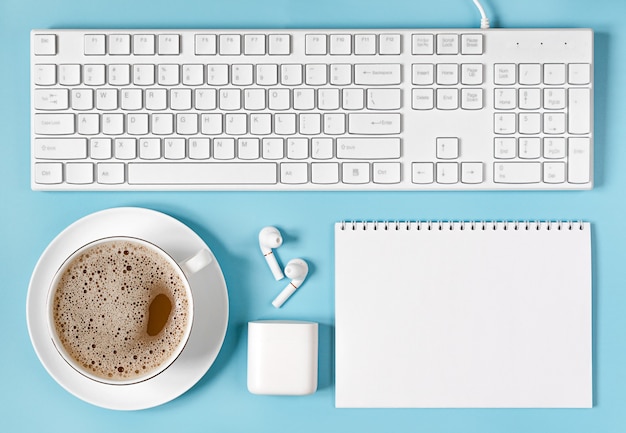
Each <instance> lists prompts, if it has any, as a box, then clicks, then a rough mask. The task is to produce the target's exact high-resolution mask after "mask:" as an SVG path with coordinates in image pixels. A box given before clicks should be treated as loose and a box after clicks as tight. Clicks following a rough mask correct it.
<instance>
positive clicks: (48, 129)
mask: <svg viewBox="0 0 626 433" xmlns="http://www.w3.org/2000/svg"><path fill="white" fill-rule="evenodd" d="M34 127H35V134H41V135H69V134H73V133H74V131H75V128H74V115H73V114H35V122H34Z"/></svg>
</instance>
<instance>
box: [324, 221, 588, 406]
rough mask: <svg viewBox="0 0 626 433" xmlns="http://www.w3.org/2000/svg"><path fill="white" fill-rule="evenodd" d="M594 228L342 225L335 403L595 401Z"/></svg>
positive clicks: (550, 403) (338, 236)
mask: <svg viewBox="0 0 626 433" xmlns="http://www.w3.org/2000/svg"><path fill="white" fill-rule="evenodd" d="M505 228H506V229H505ZM590 231H591V230H590V225H589V223H582V222H576V223H432V224H430V223H415V222H413V223H399V224H397V223H337V224H336V226H335V309H336V310H335V320H336V322H335V324H336V351H335V354H336V406H337V407H416V408H418V407H423V408H426V407H484V408H487V407H488V408H498V407H502V408H504V407H510V408H513V407H516V408H523V407H537V408H538V407H591V406H592V363H591V361H592V342H591V335H592V329H591V328H592V324H591V311H592V309H591V296H592V291H591V236H590Z"/></svg>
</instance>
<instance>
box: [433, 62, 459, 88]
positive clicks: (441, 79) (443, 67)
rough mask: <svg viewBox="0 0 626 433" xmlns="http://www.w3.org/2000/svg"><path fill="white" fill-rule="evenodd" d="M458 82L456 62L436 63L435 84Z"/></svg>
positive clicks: (445, 84)
mask: <svg viewBox="0 0 626 433" xmlns="http://www.w3.org/2000/svg"><path fill="white" fill-rule="evenodd" d="M458 82H459V65H457V64H456V63H441V64H439V65H437V84H440V85H444V86H447V85H454V84H458Z"/></svg>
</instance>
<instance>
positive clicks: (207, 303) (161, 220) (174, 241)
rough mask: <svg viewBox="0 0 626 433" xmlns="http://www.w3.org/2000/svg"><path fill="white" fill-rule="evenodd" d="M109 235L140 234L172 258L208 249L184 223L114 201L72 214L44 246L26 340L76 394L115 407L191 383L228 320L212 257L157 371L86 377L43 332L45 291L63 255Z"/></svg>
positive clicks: (173, 392) (138, 404)
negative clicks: (122, 380)
mask: <svg viewBox="0 0 626 433" xmlns="http://www.w3.org/2000/svg"><path fill="white" fill-rule="evenodd" d="M108 236H133V237H138V238H142V239H145V240H147V241H149V242H152V243H153V244H155V245H157V246H159V247H161V248H162V249H163V250H165V251H166V252H168V253H169V254H170V255H171V256H172V257H173V258H174V260H176V261H182V260H185V259H186V258H189V257H190V256H192V255H193V254H195V253H196V252H198V251H199V250H200V249H202V248H207V249H208V246H207V245H206V244H205V243H204V241H203V240H202V239H201V238H200V237H199V236H198V235H197V234H196V233H195V232H194V231H193V230H191V229H190V228H189V227H187V226H186V225H184V224H183V223H181V222H180V221H178V220H176V219H174V218H172V217H170V216H168V215H165V214H162V213H160V212H156V211H153V210H148V209H142V208H114V209H109V210H104V211H101V212H96V213H94V214H91V215H88V216H86V217H84V218H82V219H80V220H78V221H76V222H75V223H74V224H72V225H70V226H69V227H68V228H66V229H65V230H64V231H63V232H61V233H60V234H59V235H58V236H57V237H56V238H55V239H54V240H53V241H52V242H51V243H50V245H48V247H47V248H46V250H45V251H44V252H43V254H42V255H41V257H40V259H39V261H38V262H37V265H36V266H35V270H34V271H33V275H32V277H31V280H30V286H29V288H28V297H27V300H26V318H27V321H28V332H29V334H30V339H31V341H32V343H33V346H34V348H35V351H36V352H37V356H39V359H40V361H41V363H42V364H43V365H44V367H45V368H46V370H48V373H50V375H51V376H52V377H53V378H54V379H55V380H56V381H57V382H58V383H59V384H60V385H61V386H62V387H63V388H65V389H66V390H67V391H69V392H70V393H72V394H74V395H75V396H76V397H78V398H80V399H82V400H84V401H86V402H88V403H91V404H94V405H96V406H100V407H104V408H108V409H117V410H137V409H146V408H149V407H153V406H158V405H160V404H163V403H166V402H168V401H170V400H173V399H175V398H176V397H178V396H179V395H181V394H183V393H184V392H185V391H187V390H188V389H189V388H191V387H192V386H193V385H194V384H195V383H196V382H198V381H199V380H200V379H201V378H202V376H204V374H205V373H206V372H207V370H208V369H209V367H211V365H212V364H213V361H215V358H216V357H217V354H218V353H219V351H220V348H221V347H222V343H223V341H224V336H225V334H226V327H227V325H228V293H227V291H226V283H225V282H224V277H223V275H222V271H221V269H220V267H219V264H218V263H217V260H213V261H212V262H211V263H210V264H209V265H208V266H207V267H206V268H204V269H202V270H201V271H199V272H197V273H195V274H194V275H192V277H191V278H190V279H189V282H190V285H191V291H192V293H193V297H194V320H193V327H192V330H191V334H190V336H189V340H188V342H187V345H186V347H185V349H184V350H183V352H182V353H181V354H180V356H179V357H178V358H177V359H176V361H175V362H174V363H173V364H172V365H171V366H170V367H169V368H167V369H166V370H165V371H163V372H162V373H161V374H159V375H157V376H155V377H154V378H152V379H149V380H146V381H144V382H140V383H137V384H133V385H107V384H104V383H100V382H96V381H94V380H91V379H88V378H87V377H85V376H83V375H82V374H80V373H78V372H77V371H76V370H74V369H73V368H72V367H70V366H69V364H67V362H65V361H64V360H63V358H61V356H60V355H59V353H58V352H57V350H56V348H55V347H54V344H53V343H52V340H51V338H50V336H49V335H48V326H47V319H46V314H47V309H46V297H47V293H48V289H49V286H50V282H51V281H52V278H53V277H54V274H55V273H56V271H57V269H58V268H59V266H60V265H61V264H62V263H63V261H64V259H65V258H66V257H68V256H69V255H70V254H72V253H73V252H74V251H75V250H76V249H77V248H79V247H80V246H82V245H85V244H87V243H89V242H91V241H93V240H96V239H99V238H103V237H108ZM209 251H210V249H209Z"/></svg>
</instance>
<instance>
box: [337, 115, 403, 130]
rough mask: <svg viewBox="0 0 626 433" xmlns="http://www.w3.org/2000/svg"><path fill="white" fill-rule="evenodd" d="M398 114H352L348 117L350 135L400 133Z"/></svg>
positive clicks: (399, 117) (399, 116)
mask: <svg viewBox="0 0 626 433" xmlns="http://www.w3.org/2000/svg"><path fill="white" fill-rule="evenodd" d="M401 119H402V117H401V115H400V113H358V114H357V113H353V114H350V115H348V132H349V133H350V134H367V135H388V134H399V133H400V131H401V126H400V121H401Z"/></svg>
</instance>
